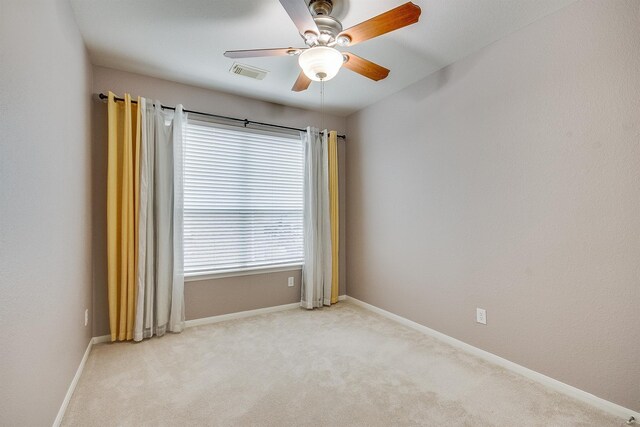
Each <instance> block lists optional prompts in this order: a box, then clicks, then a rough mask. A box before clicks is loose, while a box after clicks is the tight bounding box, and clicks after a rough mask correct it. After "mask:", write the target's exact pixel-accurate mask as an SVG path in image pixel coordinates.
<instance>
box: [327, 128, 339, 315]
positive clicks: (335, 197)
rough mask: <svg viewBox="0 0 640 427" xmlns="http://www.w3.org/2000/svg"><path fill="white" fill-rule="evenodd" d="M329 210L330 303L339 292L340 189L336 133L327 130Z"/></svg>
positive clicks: (333, 301) (336, 300)
mask: <svg viewBox="0 0 640 427" xmlns="http://www.w3.org/2000/svg"><path fill="white" fill-rule="evenodd" d="M328 151H329V212H330V217H331V304H335V303H337V302H338V294H339V292H340V283H339V281H340V268H339V265H338V262H339V259H340V202H339V200H340V191H339V188H338V133H337V132H336V131H335V130H332V131H331V132H329V146H328Z"/></svg>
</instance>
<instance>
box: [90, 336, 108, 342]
mask: <svg viewBox="0 0 640 427" xmlns="http://www.w3.org/2000/svg"><path fill="white" fill-rule="evenodd" d="M91 342H92V343H93V344H101V343H103V342H111V335H101V336H99V337H93V338H91Z"/></svg>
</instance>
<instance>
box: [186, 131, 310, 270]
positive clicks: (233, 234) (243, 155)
mask: <svg viewBox="0 0 640 427" xmlns="http://www.w3.org/2000/svg"><path fill="white" fill-rule="evenodd" d="M303 161H304V159H303V147H302V142H301V141H300V137H299V135H290V134H286V133H285V134H282V133H273V132H266V131H260V130H255V129H244V128H238V127H231V126H224V125H220V124H213V123H209V122H204V121H194V120H189V123H188V125H187V131H186V139H185V156H184V162H185V168H184V173H185V179H184V268H185V275H187V276H194V275H200V274H215V273H229V272H236V271H245V270H255V269H262V268H270V267H279V266H290V265H301V264H302V263H303V259H304V248H303V229H302V217H303V207H302V205H303V195H302V189H303V170H304V164H303Z"/></svg>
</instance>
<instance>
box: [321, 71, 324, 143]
mask: <svg viewBox="0 0 640 427" xmlns="http://www.w3.org/2000/svg"><path fill="white" fill-rule="evenodd" d="M320 130H321V131H323V130H324V79H322V80H320Z"/></svg>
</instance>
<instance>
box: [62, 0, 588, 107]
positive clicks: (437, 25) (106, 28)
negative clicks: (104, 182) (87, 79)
mask: <svg viewBox="0 0 640 427" xmlns="http://www.w3.org/2000/svg"><path fill="white" fill-rule="evenodd" d="M300 1H307V0H300ZM405 1H406V0H377V1H371V0H334V4H335V8H334V12H335V13H334V14H333V15H334V16H335V17H336V18H338V19H340V20H341V21H342V23H343V26H344V28H348V27H350V26H352V25H355V24H357V23H359V22H361V21H364V20H366V19H368V18H370V17H372V16H375V15H378V14H380V13H382V12H385V11H386V10H388V9H391V8H394V7H396V6H398V5H400V4H402V3H404V2H405ZM574 1H575V0H414V3H416V4H418V5H419V6H420V7H421V8H422V15H421V17H420V22H418V23H417V24H414V25H412V26H409V27H406V28H403V29H400V30H397V31H395V32H393V33H389V34H386V35H383V36H380V37H378V38H375V39H372V40H369V41H367V42H364V43H362V44H359V45H356V46H353V47H351V48H347V49H343V50H347V51H352V52H353V53H355V54H357V55H360V56H362V57H365V58H367V59H369V60H371V61H374V62H377V63H379V64H380V65H383V66H385V67H387V68H389V69H391V73H390V74H389V77H387V78H386V79H385V80H382V81H379V82H374V81H371V80H369V79H367V78H364V77H362V76H360V75H357V74H355V73H353V72H351V71H350V70H347V69H342V70H341V71H340V73H339V74H338V76H336V77H335V78H334V79H333V80H330V81H329V82H327V83H325V106H326V108H327V111H332V113H334V114H338V115H348V114H350V113H352V112H355V111H357V110H359V109H361V108H363V107H365V106H367V105H369V104H372V103H374V102H376V101H378V100H380V99H382V98H384V97H386V96H388V95H390V94H392V93H394V92H397V91H399V90H400V89H402V88H404V87H406V86H408V85H410V84H411V83H414V82H416V81H418V80H420V79H422V78H424V77H426V76H427V75H429V74H431V73H433V72H434V71H437V70H439V69H440V68H443V67H445V66H447V65H449V64H452V63H454V62H456V61H458V60H459V59H461V58H463V57H465V56H467V55H469V54H471V53H473V52H475V51H477V50H479V49H480V48H482V47H484V46H487V45H489V44H491V43H492V42H494V41H496V40H499V39H500V38H502V37H504V36H506V35H508V34H510V33H512V32H514V31H517V30H518V29H520V28H523V27H525V26H526V25H528V24H530V23H532V22H534V21H536V20H538V19H540V18H542V17H544V16H546V15H548V14H550V13H553V12H555V11H557V10H559V9H561V8H563V7H564V6H566V5H568V4H570V3H572V2H574ZM71 3H72V6H73V9H74V11H75V14H76V19H77V22H78V26H79V27H80V31H81V33H82V36H83V37H84V40H85V42H86V45H87V48H88V50H89V54H90V56H91V60H92V62H93V63H94V64H96V65H101V66H105V67H110V68H116V69H120V70H125V71H131V72H136V73H141V74H146V75H149V76H153V77H159V78H164V79H167V80H173V81H177V82H181V83H187V84H192V85H196V86H200V87H205V88H211V89H217V90H221V91H224V92H229V93H234V94H238V95H244V96H249V97H253V98H258V99H262V100H266V101H271V102H276V103H279V104H285V105H292V106H297V107H303V108H310V109H319V108H320V85H319V83H313V84H312V85H311V87H310V89H309V90H307V91H306V92H301V93H296V92H292V91H291V86H292V85H293V82H294V81H295V80H296V77H297V76H298V73H299V68H298V64H297V58H296V57H271V58H249V59H242V60H239V61H238V62H241V63H245V64H248V65H252V66H255V67H259V68H262V69H264V70H268V71H269V74H268V75H267V77H266V78H265V79H264V80H261V81H259V80H253V79H250V78H247V77H243V76H238V75H234V74H231V73H229V68H230V67H231V65H232V64H233V62H234V61H233V60H231V59H228V58H225V57H224V56H223V55H222V54H223V52H224V51H225V50H235V49H254V48H256V49H257V48H272V47H289V46H294V47H296V46H298V47H302V46H304V44H303V43H302V39H301V38H300V36H299V34H298V31H297V30H296V27H295V26H294V25H293V23H292V22H291V20H290V19H289V17H288V15H287V13H286V12H285V11H284V9H283V8H282V6H281V5H280V3H279V1H278V0H228V1H226V0H181V1H175V0H135V1H132V0H71Z"/></svg>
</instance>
